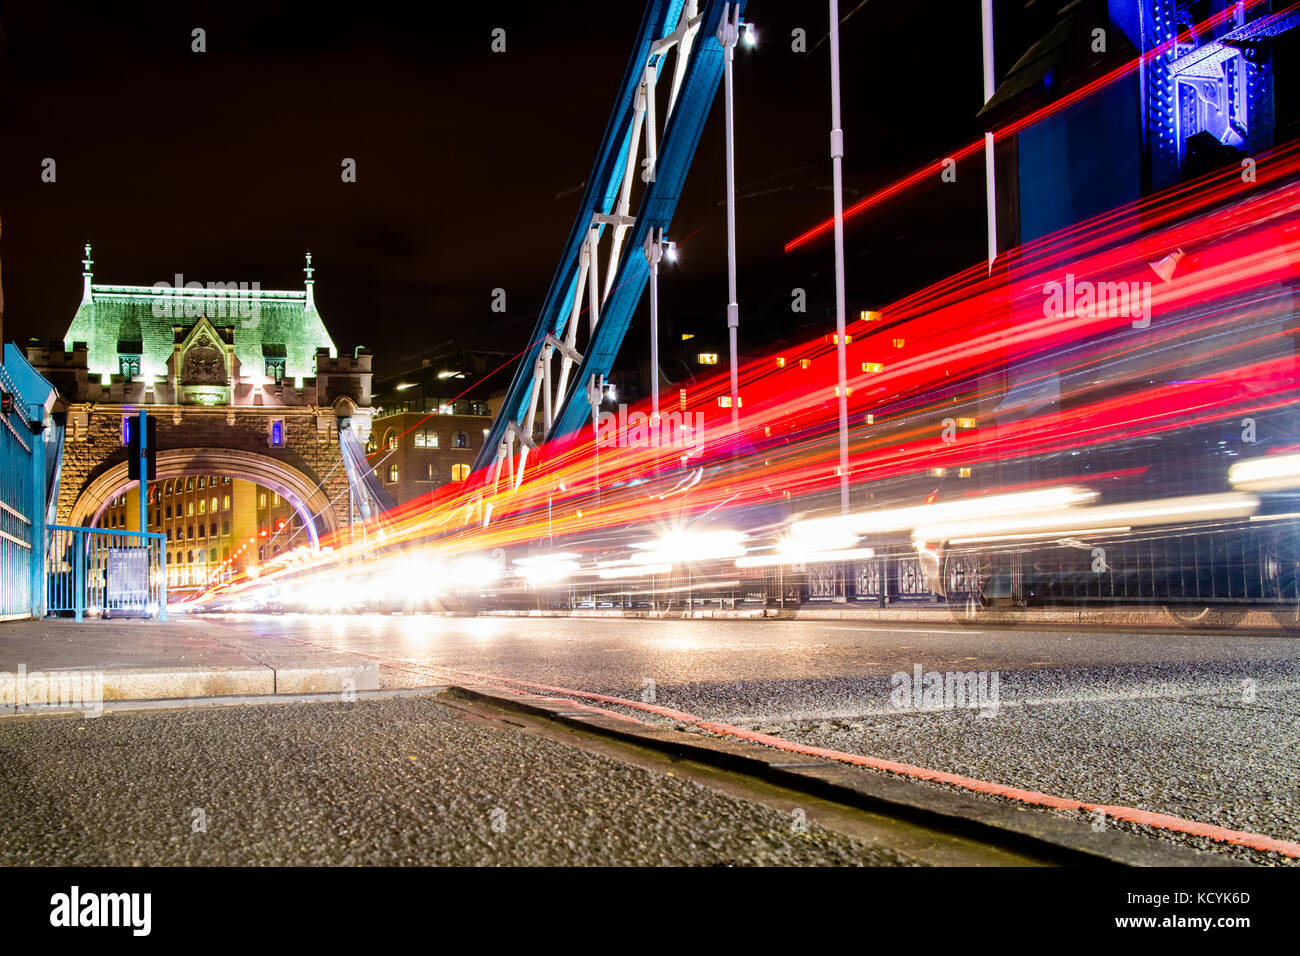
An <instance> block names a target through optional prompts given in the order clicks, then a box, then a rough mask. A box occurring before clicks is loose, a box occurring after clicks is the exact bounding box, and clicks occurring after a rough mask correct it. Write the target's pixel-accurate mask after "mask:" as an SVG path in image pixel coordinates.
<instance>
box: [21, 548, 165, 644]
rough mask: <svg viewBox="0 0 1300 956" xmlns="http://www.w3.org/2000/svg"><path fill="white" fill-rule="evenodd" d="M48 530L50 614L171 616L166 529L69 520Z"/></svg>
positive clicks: (47, 599) (161, 617)
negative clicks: (89, 525)
mask: <svg viewBox="0 0 1300 956" xmlns="http://www.w3.org/2000/svg"><path fill="white" fill-rule="evenodd" d="M47 532H48V538H47V543H46V551H45V554H46V582H47V584H46V604H47V607H48V610H49V613H50V614H72V615H74V616H75V617H76V619H77V620H78V621H80V620H81V619H82V618H83V617H85V616H87V615H90V616H92V617H95V616H99V617H157V618H158V619H159V620H166V619H167V569H166V567H165V566H164V561H165V556H166V550H165V548H166V541H165V536H164V535H162V534H156V533H153V532H140V531H107V530H104V529H101V528H73V527H69V526H67V525H50V526H49V528H48V529H47Z"/></svg>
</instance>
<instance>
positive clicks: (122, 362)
mask: <svg viewBox="0 0 1300 956" xmlns="http://www.w3.org/2000/svg"><path fill="white" fill-rule="evenodd" d="M117 371H118V374H119V375H121V376H122V377H123V378H125V379H132V378H135V377H136V376H137V375H139V374H140V356H138V355H119V356H118V357H117Z"/></svg>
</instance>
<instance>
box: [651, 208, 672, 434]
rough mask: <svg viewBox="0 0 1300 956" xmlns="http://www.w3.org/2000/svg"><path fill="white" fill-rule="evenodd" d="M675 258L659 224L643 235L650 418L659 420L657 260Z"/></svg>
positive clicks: (670, 260)
mask: <svg viewBox="0 0 1300 956" xmlns="http://www.w3.org/2000/svg"><path fill="white" fill-rule="evenodd" d="M665 255H666V256H667V257H668V261H669V262H673V261H675V260H676V259H677V243H675V242H664V230H663V227H662V226H660V227H658V228H655V229H651V230H650V234H649V235H648V236H646V237H645V258H646V262H648V263H650V420H651V421H652V422H657V421H658V420H659V260H660V259H661V258H662V257H664V256H665Z"/></svg>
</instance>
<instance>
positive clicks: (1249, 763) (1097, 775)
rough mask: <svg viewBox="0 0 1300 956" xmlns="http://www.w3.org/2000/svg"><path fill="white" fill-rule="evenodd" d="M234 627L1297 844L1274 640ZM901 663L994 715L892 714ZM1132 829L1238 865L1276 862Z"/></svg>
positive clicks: (782, 625) (1293, 743)
mask: <svg viewBox="0 0 1300 956" xmlns="http://www.w3.org/2000/svg"><path fill="white" fill-rule="evenodd" d="M243 623H244V625H245V626H253V627H256V628H257V629H258V630H260V631H262V632H264V633H267V634H275V635H281V636H292V637H295V638H297V639H305V640H311V641H313V642H319V643H321V644H324V645H326V646H330V647H333V648H337V649H341V650H349V651H356V652H361V653H367V654H372V655H376V656H380V657H384V658H387V659H390V660H392V661H393V662H394V665H393V666H391V667H386V668H384V669H383V670H382V671H381V677H382V680H383V681H384V682H385V684H387V685H389V686H411V685H418V684H420V683H426V684H427V683H430V682H431V675H434V674H438V675H439V677H440V679H442V680H447V679H450V678H451V677H453V676H454V675H452V674H450V673H449V669H458V670H460V671H473V672H476V673H486V674H493V675H497V676H502V677H510V678H513V679H515V680H521V681H533V682H537V683H544V684H554V685H558V686H564V687H570V688H574V689H581V690H586V691H593V692H597V693H604V694H610V695H614V696H620V697H624V698H628V699H632V700H642V699H644V696H645V694H646V693H647V689H648V688H649V687H653V691H654V700H655V701H656V702H657V703H658V704H661V705H664V706H668V707H672V708H676V709H680V710H684V711H686V712H688V713H692V714H695V715H697V716H700V717H705V718H709V719H714V720H722V721H726V722H728V723H731V724H735V725H738V726H741V727H745V728H750V729H755V730H761V731H763V732H766V733H770V734H775V735H777V736H782V737H786V738H788V739H790V740H796V741H800V742H803V743H808V744H812V745H816V746H823V747H831V748H835V749H838V750H844V751H848V752H850V753H858V754H867V755H870V756H873V757H881V758H887V759H894V760H900V761H904V762H907V763H912V764H916V765H919V766H922V767H927V768H932V769H935V770H943V771H948V772H953V773H960V774H965V775H969V776H973V777H977V778H980V779H984V780H990V781H995V782H998V783H1004V784H1010V785H1014V786H1019V787H1023V788H1026V789H1031V790H1038V791H1042V792H1046V793H1050V794H1054V795H1057V796H1063V797H1071V798H1075V799H1079V800H1082V801H1085V802H1092V803H1102V804H1121V805H1126V806H1131V807H1137V808H1140V809H1145V810H1151V811H1154V812H1159V813H1168V814H1173V815H1176V816H1182V817H1187V818H1190V819H1193V820H1197V821H1200V822H1205V823H1212V824H1217V825H1220V826H1224V827H1228V828H1230V829H1241V830H1249V831H1254V832H1259V833H1263V834H1266V835H1268V836H1272V837H1277V838H1280V839H1286V840H1293V841H1300V812H1298V811H1300V641H1297V640H1296V639H1295V638H1294V637H1288V636H1285V635H1280V634H1272V635H1270V634H1259V633H1249V632H1224V633H1211V632H1194V633H1188V632H1174V631H1164V632H1141V631H1135V632H1125V633H1108V632H1104V631H1095V630H1094V631H1083V630H1046V629H1043V630H1031V629H1001V628H987V629H977V628H963V627H956V626H950V627H945V626H939V625H929V626H923V627H922V626H916V627H912V626H890V625H871V626H863V625H856V624H852V623H832V624H822V623H813V622H781V621H757V622H742V621H635V620H590V619H586V620H584V619H543V620H537V619H533V620H530V619H501V618H489V619H483V618H479V619H441V618H422V617H405V618H403V617H396V618H376V617H370V618H341V619H328V622H327V621H326V620H323V619H312V618H252V619H250V620H248V621H246V622H243ZM916 665H920V666H921V667H922V668H923V671H925V672H929V671H938V672H940V673H944V672H949V671H964V672H969V671H985V672H996V673H997V674H998V677H999V703H1000V707H999V709H998V712H997V716H996V717H995V718H992V719H987V718H981V717H978V716H977V715H976V714H975V713H972V712H971V711H969V710H931V711H925V710H921V711H918V710H914V709H899V708H897V707H895V706H894V705H893V702H892V701H891V697H890V694H891V690H892V688H893V681H892V680H891V675H893V674H895V673H900V672H901V673H904V674H911V673H912V672H913V668H914V667H915V666H916ZM628 713H629V714H630V715H632V716H635V717H637V718H638V719H640V720H654V719H655V718H653V717H651V716H650V715H648V714H646V713H645V712H642V711H632V710H628ZM683 729H686V728H683ZM864 772H868V771H864ZM1107 825H1111V826H1113V825H1122V826H1128V825H1126V824H1115V823H1114V822H1108V823H1107ZM1133 829H1138V830H1140V831H1141V832H1145V833H1147V834H1148V835H1151V836H1155V837H1157V838H1159V839H1164V840H1175V841H1179V842H1184V843H1189V844H1191V845H1194V846H1197V847H1201V848H1204V849H1207V850H1210V851H1212V852H1218V853H1229V854H1232V855H1234V856H1237V857H1240V858H1243V859H1247V860H1249V861H1251V862H1260V863H1281V862H1292V863H1294V862H1295V861H1287V860H1285V859H1284V858H1281V857H1278V856H1277V855H1274V854H1263V853H1258V852H1255V851H1251V850H1246V849H1242V848H1235V847H1228V846H1226V845H1224V844H1219V843H1214V842H1211V841H1208V840H1203V839H1194V838H1189V837H1186V836H1181V835H1178V834H1175V833H1172V832H1169V831H1163V830H1151V829H1146V828H1133Z"/></svg>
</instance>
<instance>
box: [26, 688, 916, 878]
mask: <svg viewBox="0 0 1300 956" xmlns="http://www.w3.org/2000/svg"><path fill="white" fill-rule="evenodd" d="M799 820H800V822H801V825H796V817H795V816H794V815H793V814H792V813H788V812H782V811H781V810H779V809H774V808H772V807H770V806H766V805H760V804H758V803H754V802H751V801H749V800H746V799H743V798H738V797H735V796H732V795H729V794H727V793H725V792H720V791H719V790H718V789H715V788H712V787H708V786H701V785H700V784H698V783H696V782H694V781H692V780H689V779H680V778H679V777H678V776H677V775H673V774H671V773H664V772H662V771H661V770H659V769H656V768H647V767H641V766H637V765H635V764H632V763H629V762H627V761H624V760H620V759H617V758H615V757H610V756H606V755H602V754H600V753H592V752H590V751H588V750H584V749H581V748H578V747H574V746H570V745H567V744H565V743H562V742H556V741H555V740H551V739H548V738H546V737H543V736H538V735H536V734H529V733H524V732H522V731H520V730H519V729H518V728H517V727H515V726H511V725H510V724H508V723H499V722H485V721H474V720H467V719H466V718H465V716H464V715H463V714H461V713H459V712H458V711H457V709H456V708H454V707H451V706H448V705H447V704H446V703H443V702H441V701H439V700H437V699H435V698H433V697H431V696H427V695H426V696H418V697H403V698H398V699H388V700H359V701H356V702H352V703H342V702H340V703H310V704H284V705H276V704H265V705H245V706H231V707H220V708H213V707H207V708H203V707H199V708H192V709H187V710H165V711H157V710H154V711H143V712H117V713H109V714H106V715H105V716H103V717H99V718H96V719H91V720H86V719H81V718H74V717H56V716H36V717H10V718H6V719H4V720H3V721H0V863H3V864H5V865H58V866H67V865H81V866H133V865H167V864H206V865H222V866H224V865H322V864H324V865H486V866H496V865H583V864H600V865H610V864H638V865H668V864H675V865H705V866H716V865H760V864H762V865H810V864H819V865H877V866H879V865H885V866H906V865H916V863H917V862H918V861H917V860H916V859H914V858H912V857H911V856H909V855H908V854H905V853H899V852H896V851H894V850H892V849H889V848H888V847H887V846H882V845H878V843H879V841H875V842H876V844H877V845H873V841H869V840H868V841H863V840H855V839H851V838H849V837H847V836H844V835H841V834H840V833H839V832H835V831H832V830H827V829H823V828H822V827H820V826H818V825H816V824H815V823H813V822H810V821H809V820H808V819H806V818H799Z"/></svg>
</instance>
